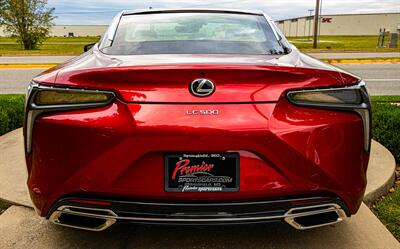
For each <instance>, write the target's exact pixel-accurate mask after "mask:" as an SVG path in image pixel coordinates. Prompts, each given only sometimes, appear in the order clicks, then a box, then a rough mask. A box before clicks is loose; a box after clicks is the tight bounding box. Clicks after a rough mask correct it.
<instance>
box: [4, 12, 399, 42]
mask: <svg viewBox="0 0 400 249" xmlns="http://www.w3.org/2000/svg"><path fill="white" fill-rule="evenodd" d="M320 22H321V25H320V31H319V32H320V35H377V34H378V32H379V29H381V28H382V29H383V28H386V31H389V32H398V31H399V30H400V13H375V14H337V15H322V16H321V19H320ZM276 23H277V25H278V26H279V28H280V29H281V30H282V32H283V33H284V34H285V35H286V36H289V37H297V36H308V35H309V34H310V35H312V34H313V27H314V16H311V17H309V16H304V17H299V18H292V19H285V20H280V21H277V22H276ZM106 29H107V25H56V26H54V27H53V28H52V31H51V36H100V35H102V34H103V33H104V32H105V31H106ZM0 36H6V34H5V33H4V32H3V31H2V29H1V27H0Z"/></svg>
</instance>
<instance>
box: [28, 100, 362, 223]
mask: <svg viewBox="0 0 400 249" xmlns="http://www.w3.org/2000/svg"><path fill="white" fill-rule="evenodd" d="M193 109H218V110H219V115H215V116H201V115H196V116H191V115H185V113H186V111H187V110H193ZM32 141H33V143H32V148H33V150H32V153H30V154H28V155H27V167H28V174H29V178H28V188H29V191H30V195H31V198H32V200H33V203H34V205H35V207H36V208H37V211H38V213H39V214H40V215H42V216H48V215H49V212H50V209H51V208H54V207H55V205H56V203H57V201H58V200H60V198H63V197H64V196H68V195H72V194H79V195H81V194H82V195H96V196H97V195H100V196H111V197H114V198H129V199H140V200H147V201H149V202H151V201H152V200H157V201H164V202H165V201H168V202H170V203H179V202H187V201H190V202H237V201H243V200H247V201H258V200H265V199H271V198H277V197H280V198H285V197H288V196H300V195H305V194H306V195H314V196H315V195H318V194H321V193H329V194H331V195H333V196H338V197H340V199H341V200H342V201H343V203H344V205H343V206H345V207H346V209H348V210H349V213H351V214H354V213H355V212H356V211H357V210H358V208H359V206H360V204H361V201H362V197H363V194H364V190H365V186H366V170H367V165H368V158H369V155H368V152H366V151H365V150H364V149H363V148H364V146H363V141H364V140H363V122H362V120H361V118H360V117H359V116H358V115H357V114H356V113H352V112H344V111H332V110H320V109H313V108H304V107H298V106H294V105H292V104H290V103H289V102H288V101H287V100H285V99H283V100H281V101H279V102H278V103H246V104H244V103H243V104H237V103H236V104H235V103H232V104H197V105H196V104H149V103H147V104H127V103H124V102H121V101H119V100H115V102H114V103H112V104H111V105H108V106H105V107H100V108H95V109H86V110H76V111H68V112H59V113H48V114H45V115H42V116H40V117H39V118H38V119H37V120H36V122H35V125H34V129H33V139H32ZM173 152H177V153H182V152H191V153H196V152H209V153H223V152H236V153H239V155H240V189H239V191H238V192H231V193H226V192H224V193H219V192H218V193H171V192H166V191H165V189H164V186H165V184H164V183H165V179H164V175H165V174H164V157H165V154H166V153H173ZM286 211H288V210H286Z"/></svg>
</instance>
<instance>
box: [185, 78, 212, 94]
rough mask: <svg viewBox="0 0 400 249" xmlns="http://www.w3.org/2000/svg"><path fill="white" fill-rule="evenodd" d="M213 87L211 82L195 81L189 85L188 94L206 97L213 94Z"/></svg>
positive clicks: (204, 80) (205, 80)
mask: <svg viewBox="0 0 400 249" xmlns="http://www.w3.org/2000/svg"><path fill="white" fill-rule="evenodd" d="M214 91H215V85H214V83H212V81H211V80H207V79H196V80H194V81H193V82H192V83H191V84H190V92H191V93H192V94H193V95H195V96H197V97H206V96H210V95H211V94H213V93H214Z"/></svg>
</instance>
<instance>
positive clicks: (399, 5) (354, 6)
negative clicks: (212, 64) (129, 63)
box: [48, 0, 400, 25]
mask: <svg viewBox="0 0 400 249" xmlns="http://www.w3.org/2000/svg"><path fill="white" fill-rule="evenodd" d="M322 2H323V13H324V14H340V13H371V12H400V0H375V1H374V0H322ZM48 4H49V6H50V7H55V8H56V10H55V13H56V16H58V18H57V19H56V21H55V23H56V24H63V25H65V24H82V25H83V24H108V23H109V22H110V20H111V19H112V17H113V16H114V15H115V14H116V13H118V12H119V11H121V10H123V9H147V8H149V6H152V7H153V8H185V7H186V8H230V9H259V10H263V11H265V12H266V13H267V14H268V15H270V16H271V17H272V18H273V19H275V20H278V19H284V18H292V17H298V16H304V15H307V13H308V11H307V10H308V9H313V8H314V5H315V0H297V1H296V0H200V1H199V0H140V1H138V0H113V1H98V0H97V1H96V0H86V1H82V0H48Z"/></svg>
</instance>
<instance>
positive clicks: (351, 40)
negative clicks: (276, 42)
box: [289, 36, 400, 52]
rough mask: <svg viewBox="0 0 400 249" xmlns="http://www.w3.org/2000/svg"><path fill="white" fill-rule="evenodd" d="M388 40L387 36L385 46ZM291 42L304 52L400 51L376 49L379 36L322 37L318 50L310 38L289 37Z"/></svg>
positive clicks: (397, 49)
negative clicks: (314, 47) (313, 46)
mask: <svg viewBox="0 0 400 249" xmlns="http://www.w3.org/2000/svg"><path fill="white" fill-rule="evenodd" d="M388 39H389V38H388V36H386V38H385V45H386V44H387V42H388ZM289 41H290V42H291V43H293V44H294V45H295V46H296V47H297V48H299V49H300V50H303V51H316V52H317V51H332V52H334V51H371V52H372V51H382V52H384V51H400V49H399V48H376V45H377V43H378V36H321V37H320V39H319V45H318V49H313V48H312V41H308V37H289ZM399 47H400V46H399Z"/></svg>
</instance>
